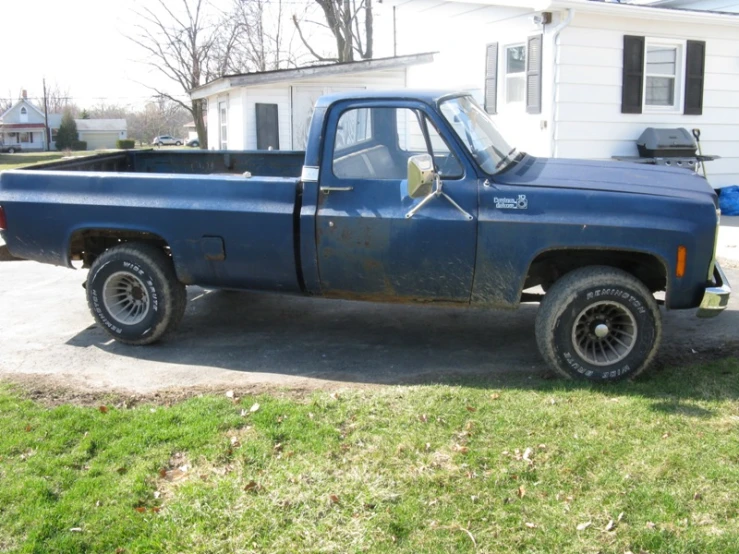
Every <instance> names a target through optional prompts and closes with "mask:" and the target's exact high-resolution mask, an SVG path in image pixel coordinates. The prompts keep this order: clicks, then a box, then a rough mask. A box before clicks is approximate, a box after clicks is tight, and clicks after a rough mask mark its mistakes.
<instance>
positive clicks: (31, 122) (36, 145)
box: [0, 97, 128, 151]
mask: <svg viewBox="0 0 739 554" xmlns="http://www.w3.org/2000/svg"><path fill="white" fill-rule="evenodd" d="M61 121H62V114H49V116H48V122H49V130H50V132H51V149H52V150H53V149H55V148H56V143H55V141H56V135H57V132H58V131H59V125H60V124H61ZM75 123H76V124H77V134H78V138H79V140H81V141H85V142H87V149H88V150H97V149H103V148H115V147H116V141H117V140H118V139H125V138H126V137H127V136H128V126H127V124H126V120H125V119H75ZM0 142H3V143H5V144H18V145H20V148H21V150H22V151H41V150H46V119H45V117H44V112H43V111H41V110H40V109H38V108H37V107H36V106H34V105H33V104H32V103H31V102H29V101H28V100H27V99H26V98H25V97H22V98H21V99H20V100H18V102H16V103H15V104H14V105H13V106H11V107H10V109H8V110H7V111H6V112H5V113H3V114H0Z"/></svg>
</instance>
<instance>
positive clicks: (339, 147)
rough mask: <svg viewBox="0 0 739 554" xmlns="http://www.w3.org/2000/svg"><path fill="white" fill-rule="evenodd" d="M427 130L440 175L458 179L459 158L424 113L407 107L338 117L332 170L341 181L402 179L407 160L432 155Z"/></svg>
mask: <svg viewBox="0 0 739 554" xmlns="http://www.w3.org/2000/svg"><path fill="white" fill-rule="evenodd" d="M424 129H426V130H427V132H428V137H429V142H430V143H431V149H432V150H433V156H434V159H435V162H436V166H437V168H438V170H439V173H440V174H441V175H442V176H443V177H445V178H447V179H453V178H459V177H461V176H462V175H463V173H464V171H463V169H462V165H461V164H460V163H459V160H458V159H457V157H456V156H455V155H454V154H452V153H451V152H450V150H449V147H448V146H447V144H446V143H445V142H444V140H443V139H442V138H441V136H440V135H439V133H438V131H437V130H436V128H435V127H434V125H433V124H432V123H431V121H429V120H428V119H427V118H426V117H425V116H424V115H423V113H422V112H420V111H417V110H411V109H408V108H384V107H382V108H380V107H378V108H358V109H350V110H347V111H345V112H344V113H343V114H341V116H340V117H339V122H338V126H337V129H336V138H335V140H334V148H333V159H332V168H333V173H334V175H335V176H336V177H338V178H339V179H389V180H396V179H397V180H402V179H405V178H407V175H408V158H410V157H411V156H414V155H416V154H426V153H429V149H428V147H427V144H426V138H425V134H424Z"/></svg>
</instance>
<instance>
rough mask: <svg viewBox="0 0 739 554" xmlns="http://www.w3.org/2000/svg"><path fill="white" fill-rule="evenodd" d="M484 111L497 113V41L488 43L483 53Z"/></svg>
mask: <svg viewBox="0 0 739 554" xmlns="http://www.w3.org/2000/svg"><path fill="white" fill-rule="evenodd" d="M485 111H486V112H488V113H490V114H496V113H498V43H497V42H493V43H492V44H488V46H487V51H486V53H485Z"/></svg>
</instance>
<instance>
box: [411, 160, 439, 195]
mask: <svg viewBox="0 0 739 554" xmlns="http://www.w3.org/2000/svg"><path fill="white" fill-rule="evenodd" d="M435 180H436V172H435V171H434V159H433V158H432V157H431V155H430V154H418V155H417V156H411V157H410V158H408V195H409V196H410V197H411V198H421V197H423V196H428V195H429V194H431V191H432V190H433V185H434V181H435Z"/></svg>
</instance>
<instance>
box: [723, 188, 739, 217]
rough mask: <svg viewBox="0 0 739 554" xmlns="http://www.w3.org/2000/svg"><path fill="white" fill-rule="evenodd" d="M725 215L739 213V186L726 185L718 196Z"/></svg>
mask: <svg viewBox="0 0 739 554" xmlns="http://www.w3.org/2000/svg"><path fill="white" fill-rule="evenodd" d="M718 203H719V207H720V208H721V213H722V214H723V215H739V187H736V186H734V187H725V188H722V189H721V194H720V195H719V197H718Z"/></svg>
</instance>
